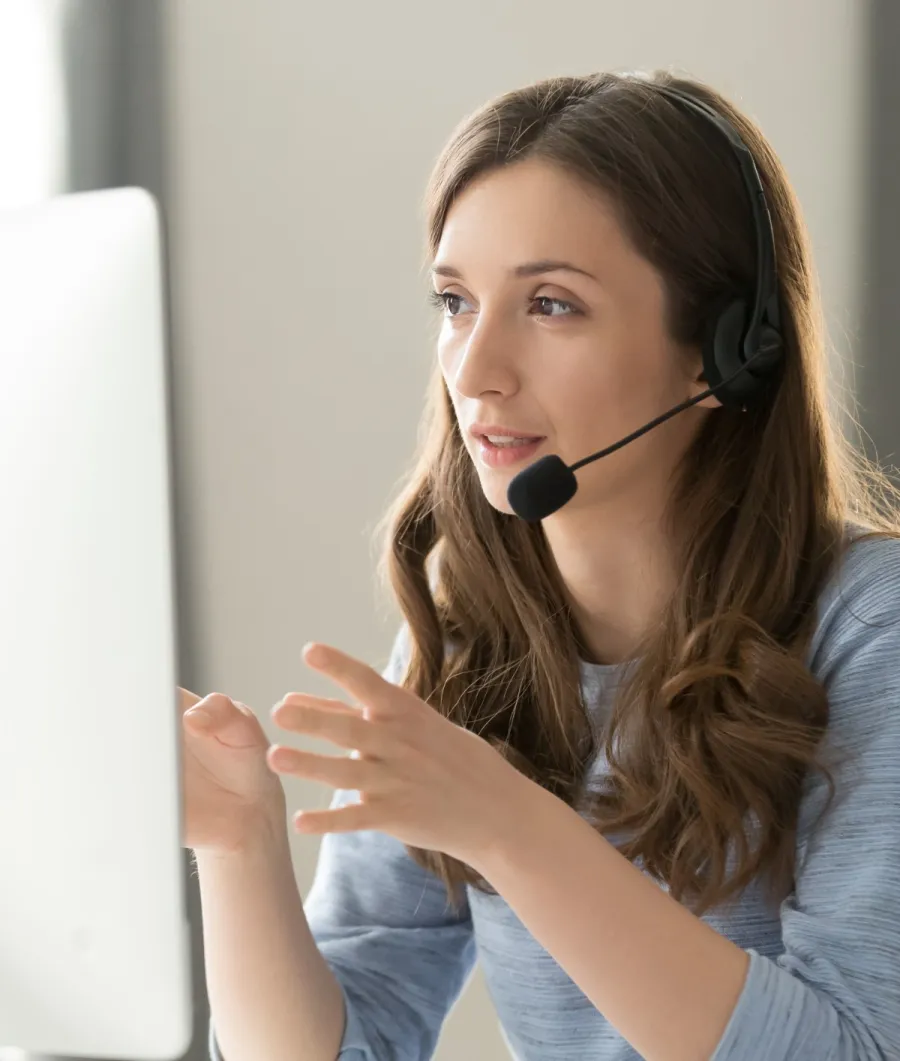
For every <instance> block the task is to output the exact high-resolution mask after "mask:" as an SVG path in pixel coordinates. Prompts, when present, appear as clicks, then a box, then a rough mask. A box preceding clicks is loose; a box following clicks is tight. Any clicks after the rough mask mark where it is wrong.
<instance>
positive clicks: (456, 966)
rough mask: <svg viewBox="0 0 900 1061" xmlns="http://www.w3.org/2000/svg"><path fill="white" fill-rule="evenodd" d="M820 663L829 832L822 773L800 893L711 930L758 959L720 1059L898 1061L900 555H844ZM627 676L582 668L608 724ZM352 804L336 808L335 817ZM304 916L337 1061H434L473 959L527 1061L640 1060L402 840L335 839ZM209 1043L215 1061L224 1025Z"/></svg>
mask: <svg viewBox="0 0 900 1061" xmlns="http://www.w3.org/2000/svg"><path fill="white" fill-rule="evenodd" d="M404 644H405V642H404V639H403V637H402V636H401V637H398V639H397V643H396V645H395V649H394V652H393V655H392V658H391V662H390V663H389V665H388V668H387V671H386V674H387V675H388V676H389V677H390V678H392V680H399V675H400V674H401V673H402V669H403V661H404ZM807 662H808V666H809V669H810V670H811V671H812V673H813V674H815V675H816V676H817V677H818V678H819V679H820V680H821V681H822V682H823V683H824V685H825V688H826V690H827V694H828V698H829V703H830V712H831V713H830V721H829V727H828V734H827V737H826V742H831V743H832V744H833V746H835V747H838V748H840V749H841V750H842V751H843V752H844V753H845V754H844V756H843V759H842V762H841V765H840V766H839V767H838V768H837V769H836V770H835V771H834V777H835V781H836V784H837V798H836V800H835V801H834V803H833V804H832V807H831V809H830V810H829V811H828V813H827V815H826V816H825V817H824V818H822V819H821V820H820V821H818V822H816V818H817V817H818V814H819V811H820V810H821V807H822V805H823V800H824V797H825V795H826V786H825V782H824V780H822V778H821V776H820V775H819V773H818V772H815V773H814V774H812V775H810V777H809V778H808V779H807V781H806V783H805V786H804V792H803V799H802V804H801V808H800V820H799V831H798V840H797V875H796V886H795V889H794V891H793V893H792V894H791V895H790V896H789V897H788V898H787V899H786V900H785V901H784V902H783V903H782V904H781V906H780V909H779V910H777V911H774V912H773V911H771V910H769V909H767V908H766V906H765V904H764V902H763V899H762V894H761V890H760V889H758V888H757V887H755V886H751V887H750V888H748V889H747V890H746V891H745V892H744V893H743V895H742V896H741V897H740V899H739V901H738V902H737V903H735V904H732V905H729V907H728V908H727V909H721V910H714V911H712V912H710V913H708V914H706V915H704V920H705V921H706V922H707V923H708V924H710V925H711V926H712V927H713V928H715V929H716V930H717V931H718V932H721V933H722V934H723V935H725V936H727V937H728V938H729V939H731V940H733V941H734V942H735V943H737V944H738V946H740V947H743V948H745V949H746V950H747V952H748V954H749V956H750V964H749V971H748V975H747V978H746V981H745V984H744V987H743V990H742V993H741V995H740V998H739V1000H738V1003H737V1006H736V1008H735V1009H734V1012H733V1014H732V1016H731V1019H730V1021H729V1023H728V1025H727V1027H726V1029H725V1031H724V1033H723V1035H722V1038H721V1040H720V1042H719V1043H718V1046H717V1048H716V1050H715V1053H714V1054H713V1057H712V1058H711V1059H710V1061H900V542H898V541H886V540H875V541H872V540H869V541H863V542H857V543H855V544H854V545H853V546H852V547H851V549H850V550H849V552H848V553H847V555H846V558H845V560H844V562H843V564H842V565H841V567H840V568H839V570H838V571H837V572H836V574H835V576H834V577H833V578H832V580H831V582H830V583H829V584H828V586H827V587H826V589H825V591H824V592H823V594H822V595H821V597H820V599H819V601H818V621H817V628H816V633H815V636H814V639H813V641H812V644H811V646H810V650H809V654H808V660H807ZM622 673H623V667H622V666H599V665H588V664H585V665H583V687H584V694H585V700H586V703H587V704H588V705H589V708H590V710H591V711H592V712H593V713H595V717H596V718H597V720H598V721H602V718H603V713H604V711H605V710H606V709H607V707H608V705H609V698H610V696H611V694H612V691H613V690H614V688H615V686H616V683H617V682H618V681H619V680H620V679H621V677H622ZM603 768H604V764H603V762H602V761H601V760H599V759H598V760H597V761H596V762H595V763H594V764H593V765H592V768H591V769H592V775H593V774H595V772H598V771H602V770H603ZM356 798H357V794H356V793H355V792H337V793H335V797H334V800H333V804H332V805H334V806H337V805H339V804H341V803H346V802H351V801H354V800H355V799H356ZM598 887H599V890H598V893H597V901H598V903H600V902H602V901H603V893H602V882H598ZM305 909H306V914H307V917H308V920H309V923H310V926H311V928H312V931H313V934H314V936H315V938H316V940H317V941H318V943H319V946H320V948H321V950H322V953H323V954H324V956H325V958H326V959H327V961H328V962H329V964H330V966H331V968H332V970H333V971H334V973H335V975H336V977H337V979H338V981H339V983H340V984H341V987H342V989H343V993H344V999H345V1003H346V1007H347V1023H346V1027H345V1031H344V1038H343V1043H342V1047H341V1051H340V1054H339V1058H340V1059H341V1061H424V1059H426V1058H429V1057H431V1055H432V1053H433V1051H434V1047H435V1044H436V1041H437V1038H438V1035H439V1033H440V1029H441V1025H442V1023H443V1021H444V1019H445V1017H446V1016H447V1013H448V1011H449V1010H450V1008H451V1006H452V1005H453V1003H454V1002H455V1001H456V999H457V997H458V996H459V994H460V992H461V991H462V989H463V987H464V985H465V984H466V981H467V980H468V978H469V975H470V973H471V972H472V969H473V966H474V964H475V962H476V961H480V962H481V965H482V967H483V969H484V973H485V978H486V982H487V985H488V989H489V991H490V994H491V997H492V999H493V1002H494V1004H495V1006H496V1009H497V1014H498V1017H499V1020H500V1024H501V1028H502V1030H503V1034H504V1037H505V1039H506V1041H507V1043H508V1044H509V1047H510V1051H511V1053H512V1055H513V1056H514V1057H515V1058H517V1059H518V1061H636V1059H638V1058H639V1055H638V1054H637V1052H636V1051H635V1050H634V1049H633V1048H632V1047H631V1046H630V1045H629V1044H628V1043H627V1042H626V1041H625V1040H624V1039H623V1038H622V1036H621V1035H619V1033H618V1032H617V1031H616V1030H615V1028H613V1027H612V1026H611V1025H610V1024H609V1023H608V1022H607V1020H606V1019H605V1018H604V1016H603V1014H602V1013H600V1012H599V1011H598V1010H597V1009H596V1008H595V1007H594V1006H593V1005H592V1004H591V1002H590V1001H588V999H587V998H586V997H585V996H584V995H583V994H582V992H581V991H580V989H579V988H578V987H577V986H576V985H575V984H574V983H573V982H572V981H571V980H570V979H569V977H568V976H567V975H566V973H565V972H564V971H563V970H562V969H561V968H560V967H559V965H558V964H557V963H556V962H555V961H554V959H553V958H552V957H550V955H548V954H547V952H546V951H544V950H543V948H542V947H541V946H539V945H538V943H536V942H535V940H534V939H533V938H532V936H531V935H530V933H529V932H528V930H527V929H526V928H525V927H524V926H523V924H522V923H521V922H520V921H519V919H518V918H517V917H516V915H515V914H514V913H513V912H512V911H511V910H510V908H509V907H508V905H507V904H506V902H505V901H504V900H503V898H502V897H500V896H489V895H485V894H483V893H480V892H477V891H475V890H473V889H471V888H468V889H467V901H466V905H465V907H464V908H463V909H462V910H461V911H460V912H459V913H458V914H457V915H454V914H453V913H452V912H451V910H450V909H449V907H448V905H447V902H446V896H445V891H444V887H443V885H442V884H441V883H440V882H439V881H438V880H437V879H436V878H435V877H434V876H433V875H431V874H429V873H428V872H426V871H425V870H423V869H421V868H420V867H419V866H417V865H416V864H415V863H414V862H412V860H411V859H410V858H409V857H408V855H407V854H406V851H405V849H404V847H403V845H402V844H400V843H399V842H398V841H396V840H394V839H393V838H391V837H389V836H386V835H384V834H381V833H377V832H357V833H343V834H330V835H327V836H325V837H324V838H323V841H322V846H321V852H320V856H319V862H318V866H317V870H316V876H315V880H314V883H313V886H312V888H311V890H310V892H309V894H308V896H307V897H306V900H305ZM597 960H598V961H602V960H603V956H602V955H600V954H598V955H597ZM648 1004H649V1002H648ZM209 1041H210V1056H211V1057H212V1058H213V1059H214V1061H220V1059H219V1054H218V1052H217V1046H216V1042H215V1029H214V1026H213V1024H212V1023H211V1024H210V1033H209ZM303 1056H304V1054H303V1044H302V1043H300V1042H298V1044H297V1059H298V1061H301V1059H302V1058H303ZM260 1061H264V1059H262V1058H261V1059H260Z"/></svg>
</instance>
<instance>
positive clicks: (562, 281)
mask: <svg viewBox="0 0 900 1061" xmlns="http://www.w3.org/2000/svg"><path fill="white" fill-rule="evenodd" d="M534 263H539V264H537V265H535V264H534ZM553 263H556V264H555V265H554V264H553ZM563 263H565V265H567V266H568V268H567V267H565V266H564V264H563ZM433 272H434V275H433V281H432V282H433V285H434V290H435V292H437V293H438V294H440V295H441V296H442V297H443V300H444V309H443V314H444V318H443V321H442V326H441V331H440V335H439V338H438V356H439V360H440V365H441V370H442V373H443V376H444V380H445V382H446V385H447V389H448V391H449V394H450V397H451V400H452V403H453V407H454V409H455V411H456V416H457V419H458V421H459V426H460V430H461V433H462V436H463V438H464V440H465V445H466V447H467V449H468V452H469V454H470V455H471V457H472V460H473V461H474V463H475V467H476V468H477V469H478V475H479V477H480V479H481V485H482V488H483V490H484V493H485V496H486V497H487V499H488V501H489V502H490V503H491V504H492V505H493V506H494V507H495V508H496V509H498V510H500V511H502V512H507V513H509V512H511V511H512V510H511V508H510V507H509V503H508V501H507V499H506V491H507V487H508V485H509V483H510V480H511V479H512V478H513V476H515V475H516V474H517V473H518V472H520V471H521V470H522V469H523V468H525V467H527V466H528V465H529V464H530V463H533V462H534V461H535V460H537V459H538V458H540V457H542V456H544V455H545V454H548V453H556V454H558V455H559V456H560V457H562V459H563V460H564V461H566V463H567V464H571V463H572V462H574V461H576V460H579V459H580V458H582V457H586V456H588V455H589V454H590V453H593V452H594V451H596V450H599V449H602V448H603V447H605V446H608V445H610V444H612V443H614V442H616V441H618V440H619V439H620V438H623V437H624V436H626V435H628V434H630V433H631V432H632V431H634V430H636V429H637V428H639V427H640V426H642V425H643V424H644V423H646V422H647V421H649V420H651V419H653V418H654V417H656V416H658V415H659V414H660V413H662V412H665V411H666V410H667V409H669V408H670V407H671V406H673V405H676V404H677V403H678V402H681V401H683V400H685V399H686V398H689V397H693V396H694V395H695V394H697V393H699V392H700V390H702V389H705V384H704V383H703V382H702V381H699V382H698V377H699V376H700V373H701V365H700V355H699V351H691V350H685V349H682V348H679V347H678V346H676V344H675V343H673V341H672V340H671V339H670V338H669V336H668V334H667V332H666V327H665V322H664V319H663V308H664V307H663V287H662V282H661V279H660V277H659V275H658V274H657V272H656V270H655V269H654V268H653V266H651V265H650V264H649V262H647V261H646V260H645V259H644V258H642V257H640V256H639V255H638V253H637V252H636V251H635V250H634V249H633V248H632V246H631V245H630V243H629V241H628V239H627V238H626V236H625V234H624V232H623V231H622V229H621V228H620V226H619V224H618V222H617V221H616V218H615V216H614V214H613V211H612V210H611V208H610V207H609V206H608V205H607V203H606V202H605V200H604V199H603V197H602V196H601V195H600V193H598V192H592V191H590V190H588V189H586V188H585V186H583V185H582V184H581V183H579V182H578V181H577V180H575V179H574V178H572V177H570V176H568V175H567V174H566V173H565V172H563V171H562V170H560V169H558V168H556V167H554V166H551V165H549V164H547V163H545V162H538V161H533V160H529V161H526V162H520V163H516V164H514V165H510V166H507V167H505V168H503V169H500V170H495V171H493V172H490V173H488V174H486V175H485V176H483V177H482V178H480V179H479V180H478V181H476V182H474V183H473V184H472V185H470V186H469V187H468V188H466V190H465V191H464V192H463V193H462V194H461V195H460V197H459V198H458V199H457V200H456V202H455V203H454V204H453V206H452V207H451V209H450V211H449V214H448V217H447V221H446V224H445V226H444V230H443V233H442V236H441V241H440V245H439V247H438V251H437V254H436V255H435V261H434V263H433ZM702 404H704V405H714V404H717V402H716V399H715V398H712V399H706V400H705V401H704V402H703V403H702ZM705 415H708V413H707V412H705V411H703V410H701V409H700V408H699V407H697V406H695V407H692V408H690V409H688V410H687V411H685V412H684V413H681V414H679V415H678V416H675V417H673V418H672V419H671V420H668V421H666V423H665V424H663V425H661V426H660V427H657V428H655V429H654V430H652V431H650V432H648V434H647V435H645V436H642V437H641V438H639V439H637V440H636V441H635V442H633V443H631V444H629V445H628V446H625V447H623V448H622V449H621V450H619V451H617V452H615V453H613V454H611V455H610V456H608V457H605V458H603V459H601V460H599V461H596V462H595V463H594V464H591V465H588V466H587V467H585V468H584V469H581V470H579V471H578V472H577V473H576V474H577V477H578V484H579V488H578V493H577V494H576V495H575V497H574V498H573V500H572V501H571V502H569V504H568V505H567V506H565V507H564V508H563V509H562V510H561V514H562V513H565V512H572V511H574V510H576V509H584V508H585V507H587V506H590V507H596V506H598V505H603V506H605V507H607V508H608V507H609V506H610V505H611V504H612V503H614V504H615V506H617V507H621V505H622V504H623V503H624V504H626V505H628V504H640V505H641V506H642V507H646V504H647V503H648V502H649V503H650V504H655V502H657V501H664V497H663V495H664V494H665V493H666V492H667V490H668V488H669V486H670V483H671V479H672V474H673V472H674V471H675V468H676V466H677V463H678V461H679V459H680V457H681V455H682V453H683V452H684V450H685V449H686V447H687V445H688V444H689V442H690V439H691V438H692V437H693V435H694V433H695V432H696V430H697V429H698V428H699V426H700V422H701V420H702V418H703V417H704V416H705ZM479 425H481V427H479ZM490 426H494V427H496V428H498V429H499V431H498V433H499V434H503V433H507V434H512V435H514V436H524V437H531V438H537V439H538V441H537V442H534V443H531V444H528V445H523V446H518V445H515V446H504V445H502V441H503V440H501V439H495V440H494V442H492V441H491V440H490V439H486V438H484V437H483V436H482V435H481V434H480V431H481V429H482V428H483V427H490ZM491 433H492V434H493V432H491ZM498 443H501V444H498ZM648 492H650V493H652V494H654V495H658V496H656V497H649V496H647V495H648ZM551 518H554V519H558V518H560V517H559V516H554V517H551Z"/></svg>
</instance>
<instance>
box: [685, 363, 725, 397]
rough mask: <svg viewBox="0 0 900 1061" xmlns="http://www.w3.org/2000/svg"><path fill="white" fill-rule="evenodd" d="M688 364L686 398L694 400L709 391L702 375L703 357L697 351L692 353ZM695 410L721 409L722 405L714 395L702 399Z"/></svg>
mask: <svg viewBox="0 0 900 1061" xmlns="http://www.w3.org/2000/svg"><path fill="white" fill-rule="evenodd" d="M688 364H689V365H690V366H691V368H690V379H689V383H688V395H687V396H688V398H694V397H696V396H697V395H698V394H702V393H703V392H704V391H705V390H709V383H708V382H707V379H706V376H705V375H704V374H703V357H702V355H701V353H700V351H699V350H694V351H692V353H691V354H690V357H689V361H688ZM695 408H700V409H721V408H722V403H721V402H720V401H719V399H718V398H717V397H716V395H715V394H710V395H709V396H708V397H706V398H704V399H703V401H702V402H697V404H696V405H695Z"/></svg>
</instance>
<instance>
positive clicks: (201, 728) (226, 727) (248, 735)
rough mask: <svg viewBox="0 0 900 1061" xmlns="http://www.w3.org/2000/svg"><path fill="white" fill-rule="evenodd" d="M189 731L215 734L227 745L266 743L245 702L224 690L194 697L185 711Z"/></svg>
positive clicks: (251, 745) (264, 746) (256, 745)
mask: <svg viewBox="0 0 900 1061" xmlns="http://www.w3.org/2000/svg"><path fill="white" fill-rule="evenodd" d="M184 720H185V723H186V724H187V725H188V726H189V728H190V729H191V731H192V732H193V733H195V734H196V735H197V736H201V737H215V738H216V739H217V740H218V741H219V742H220V743H222V744H225V745H227V746H228V747H229V748H262V749H265V748H266V747H268V740H267V739H266V736H265V733H264V732H263V728H262V726H261V725H260V723H259V719H258V718H257V717H256V715H255V714H254V713H253V712H252V711H251V710H250V708H249V707H247V705H246V704H242V703H239V702H238V701H235V700H232V699H231V698H230V697H228V696H225V695H224V694H223V693H210V694H209V695H208V696H204V697H203V699H202V700H201V699H196V700H195V702H194V703H193V704H192V705H191V706H190V707H189V708H188V710H187V711H186V712H185V715H184Z"/></svg>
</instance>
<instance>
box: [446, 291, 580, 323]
mask: <svg viewBox="0 0 900 1061" xmlns="http://www.w3.org/2000/svg"><path fill="white" fill-rule="evenodd" d="M457 301H458V302H465V301H466V300H465V299H464V298H463V297H462V295H456V294H454V293H453V292H452V291H440V292H439V291H431V292H429V302H431V303H432V305H435V306H438V307H439V308H441V309H443V310H444V312H445V313H446V314H447V316H448V317H456V316H458V313H455V312H453V309H451V306H456V303H457ZM531 301H532V303H536V302H537V303H542V304H544V305H545V306H546V304H548V303H549V304H550V305H553V306H563V307H565V310H566V312H565V313H562V314H560V313H553V312H550V313H538V314H536V315H537V316H539V317H559V316H564V317H569V316H572V315H573V314H575V313H579V312H580V310H578V309H576V308H575V306H574V305H573V304H572V303H571V302H566V301H565V299H561V298H550V297H549V296H548V295H538V296H537V298H533V299H532V300H531ZM457 308H458V307H457Z"/></svg>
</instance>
